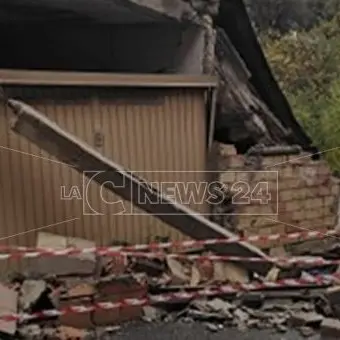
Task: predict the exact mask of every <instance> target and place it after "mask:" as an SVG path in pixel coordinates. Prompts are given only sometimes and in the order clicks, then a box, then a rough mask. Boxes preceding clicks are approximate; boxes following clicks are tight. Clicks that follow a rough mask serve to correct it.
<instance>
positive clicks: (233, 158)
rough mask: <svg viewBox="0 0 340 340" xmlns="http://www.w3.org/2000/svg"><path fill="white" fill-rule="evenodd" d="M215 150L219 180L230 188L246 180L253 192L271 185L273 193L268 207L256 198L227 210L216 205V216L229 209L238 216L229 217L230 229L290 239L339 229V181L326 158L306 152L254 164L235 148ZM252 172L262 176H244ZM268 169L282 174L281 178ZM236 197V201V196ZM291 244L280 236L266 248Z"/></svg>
mask: <svg viewBox="0 0 340 340" xmlns="http://www.w3.org/2000/svg"><path fill="white" fill-rule="evenodd" d="M215 150H216V152H217V155H218V165H217V166H218V169H219V171H220V181H222V182H224V183H226V185H227V186H228V188H231V186H232V184H233V183H239V182H240V181H242V182H245V183H248V184H249V187H250V190H251V192H252V190H253V189H254V187H255V186H256V184H258V183H259V182H260V181H266V182H269V186H268V188H269V192H268V193H269V194H270V195H271V198H270V202H268V204H261V202H257V201H256V199H251V200H250V202H249V204H244V205H243V204H238V203H239V202H237V201H236V204H233V205H232V206H231V207H230V206H229V207H228V208H227V207H226V206H224V207H223V206H222V207H221V206H219V207H215V210H214V211H215V212H216V211H223V210H224V211H226V209H229V212H230V211H231V212H232V213H234V214H235V215H232V216H231V215H229V216H225V219H224V224H225V225H226V223H231V224H232V225H233V228H234V229H235V230H236V231H238V233H239V234H241V235H244V236H251V235H263V236H265V235H270V234H277V233H278V234H282V235H287V234H289V233H296V232H301V231H309V230H310V231H315V230H316V231H321V232H326V231H327V230H330V229H334V228H335V226H336V223H337V210H338V209H337V205H338V198H339V180H338V179H336V178H334V177H333V176H332V175H331V172H330V169H329V166H328V165H327V163H326V162H325V161H324V160H319V161H313V160H311V158H310V157H308V156H309V155H308V154H302V155H289V156H270V157H262V159H257V160H256V161H255V163H254V159H250V158H249V157H248V158H246V157H244V156H243V155H238V154H237V153H236V150H235V148H234V147H233V146H232V145H222V144H218V145H217V144H216V146H215ZM303 156H307V157H303ZM301 157H303V158H301ZM253 170H255V171H258V173H255V175H254V173H248V172H245V171H253ZM266 171H277V175H276V174H275V173H267V172H266ZM231 195H232V197H234V196H233V195H235V192H232V193H231ZM255 198H256V197H255ZM262 203H263V202H262ZM260 215H262V216H260ZM215 219H216V217H215ZM220 223H223V220H220ZM289 243H291V241H289V240H287V239H284V238H281V239H280V240H276V241H271V242H263V243H262V244H261V246H262V247H264V248H269V247H277V246H282V245H287V244H289ZM297 243H299V242H297Z"/></svg>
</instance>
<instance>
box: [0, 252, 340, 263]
mask: <svg viewBox="0 0 340 340" xmlns="http://www.w3.org/2000/svg"><path fill="white" fill-rule="evenodd" d="M62 255H70V253H68V252H67V253H63V252H62V251H59V250H57V251H51V252H46V251H44V252H28V253H20V252H18V253H8V254H0V260H8V259H12V258H14V259H15V258H31V259H32V258H37V257H44V256H49V257H51V256H62ZM105 255H106V256H110V257H127V256H130V257H133V258H148V259H162V258H163V259H164V258H165V257H168V258H174V259H179V260H190V261H221V262H226V261H229V262H262V263H267V262H272V263H275V264H278V263H280V264H281V265H293V264H304V265H315V266H327V265H332V264H334V265H339V264H340V259H336V260H326V259H323V258H322V257H265V258H263V257H242V256H229V255H187V254H166V253H160V252H155V253H150V252H147V253H144V252H120V251H106V252H105Z"/></svg>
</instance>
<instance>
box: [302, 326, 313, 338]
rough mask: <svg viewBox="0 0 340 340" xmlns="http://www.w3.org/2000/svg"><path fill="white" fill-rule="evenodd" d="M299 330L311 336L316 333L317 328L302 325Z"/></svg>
mask: <svg viewBox="0 0 340 340" xmlns="http://www.w3.org/2000/svg"><path fill="white" fill-rule="evenodd" d="M299 332H300V334H301V335H302V336H304V337H306V338H309V337H311V336H313V335H314V334H315V330H314V329H313V328H312V327H308V326H302V327H300V328H299Z"/></svg>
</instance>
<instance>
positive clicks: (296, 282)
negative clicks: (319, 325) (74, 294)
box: [0, 275, 340, 322]
mask: <svg viewBox="0 0 340 340" xmlns="http://www.w3.org/2000/svg"><path fill="white" fill-rule="evenodd" d="M339 279H340V276H338V275H322V276H314V277H309V278H304V279H283V280H279V281H273V282H270V281H267V282H253V283H242V284H228V285H222V286H219V287H207V288H205V289H202V290H199V291H196V292H174V293H166V294H160V295H151V296H148V297H145V298H137V299H135V298H132V299H122V300H120V301H117V302H97V303H94V304H91V305H88V306H86V305H78V306H68V307H66V308H62V309H59V310H58V309H52V310H43V311H40V312H37V313H33V314H26V313H19V314H15V313H10V314H4V315H0V320H4V321H18V322H25V321H29V320H32V319H44V318H49V317H58V316H61V315H65V314H75V313H76V314H82V313H89V312H95V311H98V310H106V311H107V310H113V309H117V308H126V307H138V306H146V305H152V304H157V303H169V302H176V301H178V302H180V301H188V300H191V299H197V298H202V297H213V296H217V295H223V294H234V293H238V292H242V291H256V290H262V289H275V288H299V287H306V286H310V285H312V286H313V287H314V286H325V285H330V284H331V283H332V281H334V280H339Z"/></svg>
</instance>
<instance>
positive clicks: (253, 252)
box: [7, 99, 272, 274]
mask: <svg viewBox="0 0 340 340" xmlns="http://www.w3.org/2000/svg"><path fill="white" fill-rule="evenodd" d="M7 103H8V105H9V107H10V108H11V109H12V110H13V112H14V113H15V114H16V116H17V118H16V119H15V121H14V123H13V125H12V129H13V130H14V131H15V132H17V133H19V134H21V135H22V136H24V137H26V138H27V139H29V140H30V141H32V142H33V143H35V144H36V145H38V146H39V147H41V148H42V149H44V150H45V151H47V152H49V153H50V154H51V155H53V156H55V157H56V158H57V159H59V160H60V161H62V162H65V163H66V164H68V165H70V166H72V167H73V168H74V169H75V170H77V171H78V172H80V173H83V174H84V172H85V175H88V173H87V172H88V171H95V172H99V171H100V173H99V174H98V175H97V176H96V177H95V181H96V182H97V183H98V184H100V185H103V186H105V187H106V188H107V189H108V190H111V191H112V192H114V193H116V194H118V195H119V196H121V197H122V198H124V199H126V200H128V201H130V202H132V203H133V204H134V205H135V206H137V207H139V208H141V209H143V210H144V211H146V212H148V213H149V214H152V215H153V216H155V217H157V218H158V219H160V220H162V221H163V222H165V223H167V224H168V225H170V226H171V227H174V228H176V229H177V230H179V231H181V232H182V233H184V234H186V235H188V236H190V237H192V238H194V239H209V238H229V237H233V236H235V235H234V234H232V233H231V232H229V231H227V230H226V229H224V228H222V227H221V226H219V225H217V224H216V223H213V222H212V221H210V220H208V219H206V218H204V217H203V216H201V215H199V214H198V213H197V212H195V211H193V210H191V209H190V208H188V207H186V206H183V205H181V204H178V203H177V202H175V201H173V200H172V199H170V198H168V197H167V196H165V195H162V194H161V193H160V192H159V191H158V190H156V189H155V188H152V187H150V185H148V183H147V182H146V181H145V180H143V179H142V178H140V177H137V176H135V175H134V174H132V173H131V172H129V171H128V170H127V169H125V168H123V167H122V166H121V165H119V164H116V163H115V162H114V161H112V160H110V159H108V158H106V157H104V156H103V155H102V154H100V153H99V152H97V151H96V150H94V149H93V148H92V147H90V146H89V145H87V144H86V143H84V142H83V141H81V140H79V139H77V138H76V137H75V136H74V135H72V134H70V133H68V132H66V131H64V130H63V129H62V128H60V127H59V126H58V125H57V124H55V123H54V122H52V121H51V120H49V119H48V118H47V117H46V116H44V115H43V114H42V113H40V112H39V111H37V110H35V109H34V108H32V107H31V106H29V105H27V104H25V103H23V102H21V101H17V100H12V99H11V100H8V102H7ZM89 175H90V174H89ZM90 176H91V175H90ZM112 183H114V187H113V186H112ZM146 196H147V197H149V198H150V201H151V202H150V201H149V200H143V199H140V197H146ZM154 202H161V203H158V204H155V203H154ZM211 249H212V250H213V251H215V252H216V253H218V254H228V255H238V256H252V257H262V258H266V254H264V253H263V252H262V251H260V250H259V249H258V248H257V247H254V246H252V245H250V244H248V243H246V242H235V243H231V244H219V245H212V246H211ZM244 266H246V267H247V269H249V270H252V271H255V272H258V273H260V274H265V273H267V272H268V270H269V269H270V268H271V266H272V264H271V263H270V262H269V261H268V263H254V262H253V263H249V262H245V263H244Z"/></svg>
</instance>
